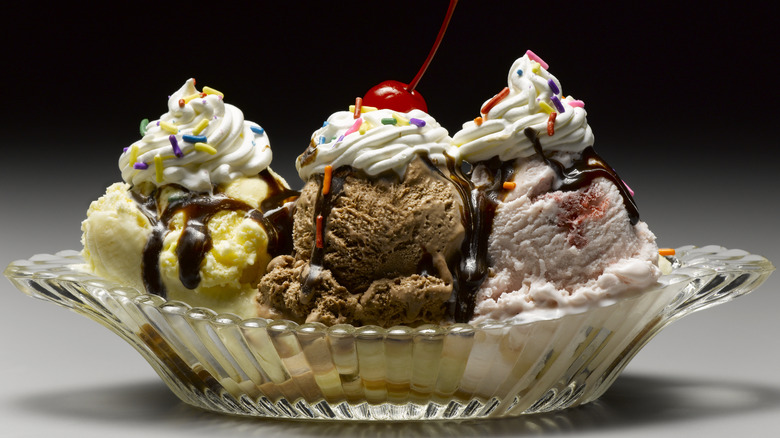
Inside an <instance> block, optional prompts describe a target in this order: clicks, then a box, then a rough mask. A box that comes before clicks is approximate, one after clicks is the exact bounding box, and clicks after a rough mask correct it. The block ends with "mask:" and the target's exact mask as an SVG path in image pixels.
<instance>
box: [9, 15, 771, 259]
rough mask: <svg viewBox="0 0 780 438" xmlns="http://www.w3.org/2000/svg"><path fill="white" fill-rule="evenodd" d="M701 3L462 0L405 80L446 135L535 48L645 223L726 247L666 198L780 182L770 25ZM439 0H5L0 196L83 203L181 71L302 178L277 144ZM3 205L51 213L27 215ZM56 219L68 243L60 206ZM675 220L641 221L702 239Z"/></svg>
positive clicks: (321, 115)
mask: <svg viewBox="0 0 780 438" xmlns="http://www.w3.org/2000/svg"><path fill="white" fill-rule="evenodd" d="M698 3H700V2H669V3H664V2H636V4H635V2H619V3H618V2H604V3H603V4H601V3H599V2H535V3H529V2H517V1H511V2H510V1H494V2H488V1H475V0H465V1H461V2H459V5H458V7H457V8H456V10H455V15H454V17H453V19H452V22H451V23H450V26H449V29H448V33H447V35H446V36H445V39H444V42H443V44H442V46H441V48H440V49H439V51H438V53H437V55H436V57H435V59H434V61H433V63H432V65H431V66H430V68H429V69H428V71H427V73H426V75H425V76H424V77H423V79H422V81H421V83H420V84H419V86H418V87H417V89H418V90H419V91H420V92H421V93H422V94H423V95H424V96H425V98H426V100H427V102H428V106H429V112H430V113H431V115H432V116H434V117H435V118H436V119H437V120H438V121H439V122H440V123H441V124H442V125H443V126H445V127H446V128H447V129H448V130H449V131H450V133H451V134H454V133H455V132H456V131H457V130H458V129H460V126H461V124H462V123H463V122H464V121H466V120H470V119H473V118H474V117H475V116H477V115H478V111H479V108H480V106H481V105H482V103H483V102H484V101H485V100H487V99H489V98H490V97H492V96H493V95H494V94H495V93H497V92H498V91H500V90H501V89H502V88H503V87H504V86H505V85H506V75H507V72H508V70H509V67H510V66H511V64H512V62H513V61H514V60H515V59H516V58H518V57H520V56H521V55H522V54H523V53H525V51H526V49H529V48H530V49H532V50H534V51H535V52H536V53H537V54H539V55H540V56H541V57H542V58H543V59H545V60H546V61H547V62H548V63H549V64H550V71H551V73H553V74H554V75H556V76H557V77H558V79H559V80H560V81H561V83H562V85H563V92H564V93H566V94H571V95H573V96H575V97H576V98H578V99H582V100H584V101H585V102H586V109H587V110H588V113H589V114H588V118H589V121H590V124H591V126H592V127H593V130H594V133H595V136H596V144H595V146H596V149H597V150H598V151H599V153H600V154H601V155H602V156H604V157H605V158H606V159H607V160H608V161H609V162H610V164H611V165H612V166H613V167H615V168H616V169H617V170H618V172H619V173H620V174H621V176H622V177H623V179H625V180H626V181H627V182H628V183H629V185H631V186H632V188H634V190H636V192H637V195H636V198H637V203H638V205H639V207H640V212H642V214H643V218H644V219H645V220H646V221H648V223H649V224H650V225H651V227H652V228H653V229H656V224H658V225H661V222H663V221H664V220H665V219H667V218H668V217H669V215H672V216H674V217H675V218H676V219H677V221H676V223H675V225H678V226H682V227H683V228H682V229H683V230H685V231H686V232H690V231H691V230H695V231H701V230H706V232H711V233H712V234H706V232H705V233H703V235H702V237H705V238H709V239H712V241H715V242H717V243H721V244H725V245H729V244H730V245H739V241H738V240H736V241H735V242H734V243H732V242H728V241H727V242H722V241H721V240H722V239H721V238H720V235H719V234H720V233H718V230H717V229H713V228H711V227H710V226H709V225H708V223H709V221H707V222H705V223H685V222H681V221H680V219H686V218H687V217H688V218H689V217H691V216H690V215H687V216H686V215H680V214H679V208H681V207H683V206H682V205H676V204H673V203H672V204H670V203H669V202H670V200H671V198H668V197H667V196H666V195H667V194H669V193H671V192H684V193H685V194H686V196H685V197H686V198H687V199H688V200H697V201H696V204H697V205H698V206H699V207H700V208H709V209H711V212H710V213H713V214H714V213H716V212H717V214H724V213H725V214H727V215H728V214H742V212H744V211H745V210H746V209H750V210H752V211H756V210H759V211H760V213H761V214H760V215H759V217H760V218H765V219H768V218H769V216H768V215H770V214H775V216H776V213H777V209H776V206H775V205H776V204H777V203H776V202H774V201H776V199H777V197H776V196H775V197H774V198H771V195H770V199H767V198H766V196H765V195H766V194H767V193H772V192H773V191H774V190H777V189H778V188H780V184H778V182H777V178H776V176H775V173H776V171H775V169H776V167H777V166H776V164H775V162H774V155H775V154H776V152H777V148H778V146H780V142H778V139H777V136H776V134H775V130H776V127H777V122H776V117H777V115H776V112H777V111H776V107H777V105H778V102H780V99H778V97H780V96H779V95H778V93H777V87H776V85H775V81H776V80H777V77H778V69H777V67H776V64H777V62H776V58H777V55H778V51H779V50H778V49H779V48H780V47H778V46H779V45H778V40H779V38H778V36H777V33H776V30H777V24H776V23H775V18H773V17H774V15H773V14H772V11H773V9H771V8H770V7H769V5H770V4H771V3H770V2H766V5H764V4H763V3H762V2H758V1H753V0H749V1H742V2H731V3H728V4H716V2H709V3H708V4H707V6H706V7H700V6H696V4H698ZM447 4H448V2H447V1H446V0H435V1H434V0H430V1H419V0H418V1H394V2H357V1H341V2H299V1H289V2H264V1H261V2H251V3H249V2H227V1H222V2H214V1H212V2H200V1H194V2H189V3H186V4H174V3H171V4H165V3H162V2H150V3H145V2H117V3H115V2H110V3H109V2H106V3H102V4H100V5H97V6H95V5H89V6H87V5H79V4H78V3H75V4H74V3H73V2H66V3H61V4H56V5H46V6H43V5H37V4H35V3H25V5H24V6H22V5H20V4H18V3H17V4H15V5H12V6H7V7H6V10H5V11H4V12H5V16H4V25H3V26H2V28H3V30H2V31H3V32H6V33H8V35H6V36H4V38H3V40H4V41H5V47H4V48H3V59H4V61H5V67H4V68H3V69H2V70H3V71H2V75H3V76H6V79H5V80H3V81H2V84H3V91H2V96H3V101H4V104H3V105H0V108H2V111H3V115H2V117H0V120H2V123H3V128H2V133H3V135H2V137H0V144H1V145H2V149H3V156H4V165H3V168H4V171H3V172H2V173H0V175H2V178H3V181H2V186H3V187H4V188H6V190H5V193H4V196H6V197H8V198H6V202H5V204H6V205H8V204H9V203H11V204H16V205H19V204H21V205H30V206H35V207H38V206H41V204H40V203H39V202H38V201H37V200H38V199H40V197H46V198H47V200H48V201H49V202H53V204H49V206H48V207H47V208H46V209H45V211H51V210H56V211H59V212H63V210H65V211H70V212H74V214H75V217H77V218H78V217H80V216H82V215H83V212H84V211H85V210H86V208H87V206H88V205H89V202H90V201H91V200H93V199H95V198H97V197H98V196H99V195H100V194H102V192H103V189H104V188H105V186H107V185H108V184H110V183H111V182H114V181H118V180H119V179H120V174H119V170H118V167H117V165H116V163H117V159H118V157H119V154H120V152H121V150H122V148H123V147H125V146H128V145H129V144H131V143H132V142H133V141H135V140H136V139H138V138H139V136H140V135H139V133H138V125H139V123H140V120H141V119H143V118H149V119H150V120H154V119H156V118H157V117H159V116H160V115H161V114H162V113H164V112H165V111H166V109H167V107H166V102H167V96H168V95H169V94H171V93H172V92H174V91H175V90H177V89H178V88H179V87H180V86H181V84H183V83H184V81H185V80H186V79H187V78H190V77H194V78H196V79H197V81H198V87H199V88H200V87H202V86H203V85H209V86H211V87H213V88H216V89H218V90H220V91H222V92H224V93H225V96H226V97H225V100H226V101H227V102H229V103H232V104H234V105H236V106H238V107H239V108H241V109H242V110H243V111H244V114H245V117H246V118H247V119H248V120H252V121H255V122H257V123H259V124H261V125H262V126H263V127H264V128H265V129H266V130H267V132H268V134H269V137H270V139H271V146H272V148H273V150H274V158H275V159H274V161H273V163H272V167H273V168H274V169H275V170H277V171H278V172H280V173H281V174H282V175H283V176H284V177H285V178H286V179H287V180H288V181H289V182H290V184H291V185H292V186H293V187H296V188H297V187H300V186H301V182H300V180H299V178H298V176H297V174H296V172H295V169H294V167H293V161H294V158H295V157H296V156H297V155H298V154H300V153H301V152H302V151H303V150H304V148H305V147H306V145H307V143H308V140H309V138H310V135H311V132H312V131H313V130H315V129H316V128H318V127H319V126H321V124H322V121H323V120H325V119H326V118H327V117H328V115H330V114H331V113H332V112H334V111H337V110H342V109H346V107H347V106H348V105H349V104H351V103H354V99H355V97H357V96H362V95H363V94H364V93H365V91H366V90H368V89H369V88H370V87H372V86H373V85H375V84H377V83H379V82H380V81H383V80H386V79H396V80H401V81H403V82H409V81H410V80H411V79H412V78H413V77H414V75H415V74H416V73H417V70H418V68H419V66H420V65H421V64H422V62H423V60H424V59H425V57H426V55H427V53H428V51H429V49H430V47H431V44H432V42H433V40H434V38H435V36H436V34H437V32H438V29H439V26H440V24H441V20H442V18H443V16H444V13H445V11H446V7H447ZM19 177H22V178H24V179H23V180H20V179H19ZM735 178H740V179H745V180H747V182H746V181H741V180H740V181H735ZM22 181H23V185H22V186H23V187H24V188H25V190H29V191H35V190H41V191H42V192H40V193H37V194H36V195H34V196H32V197H31V196H29V194H28V193H25V192H19V191H17V190H8V188H9V187H14V188H16V187H18V183H19V182H22ZM738 183H739V184H745V185H744V189H746V190H743V188H742V187H739V184H738ZM712 194H715V195H716V196H718V197H719V199H722V200H724V201H725V202H720V205H707V204H706V201H704V200H703V198H702V196H705V197H706V196H709V195H712ZM760 194H764V195H763V196H761V195H760ZM31 199H33V200H31ZM4 216H5V215H4ZM709 216H711V214H710V215H709ZM3 219H4V221H6V220H11V221H13V220H15V219H16V220H23V221H26V222H29V221H33V222H36V223H38V224H39V225H40V226H41V227H42V229H44V227H45V228H48V227H51V226H52V224H51V221H50V220H49V218H48V217H45V216H43V215H39V216H38V217H36V218H30V217H29V216H28V215H24V217H21V216H20V217H15V218H9V217H8V216H5V217H4V218H3ZM57 227H58V230H60V231H61V232H63V233H66V234H65V235H66V236H69V242H71V243H70V244H69V245H68V246H69V247H76V246H77V244H78V242H77V239H78V238H79V230H78V227H77V226H76V225H75V223H73V224H67V225H66V224H65V223H61V224H57ZM678 230H680V228H679V227H675V228H674V229H670V230H669V231H666V230H664V229H656V233H657V234H658V235H659V236H660V238H661V239H660V240H661V244H662V245H666V246H677V245H679V244H681V243H682V242H686V243H689V242H691V243H697V244H703V243H710V241H708V242H701V241H699V239H698V238H695V239H691V236H690V235H689V234H685V233H678V234H672V233H676V232H677V231H678ZM664 231H666V232H667V233H669V234H664V233H663V232H664ZM775 236H777V234H775ZM693 237H698V236H696V235H694V236H693ZM666 238H668V240H667V239H666ZM777 240H778V239H775V241H777ZM41 250H45V248H41Z"/></svg>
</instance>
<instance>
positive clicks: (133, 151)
mask: <svg viewBox="0 0 780 438" xmlns="http://www.w3.org/2000/svg"><path fill="white" fill-rule="evenodd" d="M136 161H138V145H137V144H134V145H132V146H130V166H132V165H133V164H135V162H136Z"/></svg>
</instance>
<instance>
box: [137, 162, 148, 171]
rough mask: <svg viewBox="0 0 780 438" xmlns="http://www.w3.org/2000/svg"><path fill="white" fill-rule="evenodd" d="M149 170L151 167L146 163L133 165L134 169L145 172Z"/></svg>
mask: <svg viewBox="0 0 780 438" xmlns="http://www.w3.org/2000/svg"><path fill="white" fill-rule="evenodd" d="M148 168H149V165H148V164H146V163H135V164H133V169H139V170H144V169H148Z"/></svg>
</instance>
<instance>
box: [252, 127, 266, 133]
mask: <svg viewBox="0 0 780 438" xmlns="http://www.w3.org/2000/svg"><path fill="white" fill-rule="evenodd" d="M249 129H251V130H252V132H254V133H255V134H257V135H263V133H264V132H265V129H263V128H261V127H259V126H250V127H249Z"/></svg>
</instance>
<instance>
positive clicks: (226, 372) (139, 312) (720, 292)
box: [5, 246, 774, 420]
mask: <svg viewBox="0 0 780 438" xmlns="http://www.w3.org/2000/svg"><path fill="white" fill-rule="evenodd" d="M668 259H669V261H670V262H671V263H672V268H673V270H672V272H671V273H670V274H668V275H664V276H663V277H661V279H660V282H659V285H658V286H657V287H654V288H653V289H651V290H647V291H643V292H642V293H641V294H637V295H634V296H631V297H625V298H621V299H619V300H616V301H615V302H612V303H609V304H604V305H600V306H594V307H591V308H589V309H587V310H583V311H581V312H580V313H577V314H569V315H565V316H560V317H557V318H554V319H549V320H538V321H533V322H524V323H513V324H508V323H500V322H489V323H483V324H480V325H477V326H472V325H467V324H454V325H449V326H431V325H428V326H422V327H417V328H410V327H394V328H390V329H382V328H379V327H374V326H365V327H353V326H349V325H338V326H334V327H325V326H323V325H321V324H303V325H298V324H295V323H292V322H289V321H271V320H265V319H260V318H254V319H246V320H242V319H240V318H238V317H236V316H234V315H230V314H221V315H217V314H215V313H214V312H212V311H211V310H208V309H203V308H191V307H189V306H188V305H186V304H183V303H180V302H173V301H165V300H164V299H162V298H160V297H158V296H154V295H147V294H143V293H140V292H139V291H137V290H135V289H131V288H127V287H123V286H121V285H119V284H116V283H112V282H110V281H107V280H105V279H102V278H99V277H96V276H94V275H90V274H88V273H85V272H82V271H80V270H79V269H78V265H80V264H82V263H83V259H82V258H81V255H80V253H79V252H77V251H63V252H59V253H57V254H55V255H37V256H34V257H32V258H31V259H29V260H19V261H16V262H13V263H11V264H10V265H9V266H8V267H7V268H6V270H5V275H6V277H8V278H9V279H10V280H11V282H12V283H13V284H14V285H15V286H16V287H17V288H19V289H20V290H21V291H22V292H24V293H26V294H28V295H30V296H32V297H35V298H40V299H43V300H47V301H51V302H54V303H56V304H59V305H61V306H63V307H67V308H69V309H72V310H74V311H76V312H77V313H80V314H82V315H85V316H87V317H89V318H91V319H93V320H95V321H97V322H99V323H100V324H102V325H104V326H106V327H108V328H109V329H111V330H112V331H113V332H114V333H116V334H117V335H119V336H120V337H121V338H122V339H124V340H125V341H127V342H129V343H130V344H131V345H132V346H133V347H135V348H136V349H137V350H138V351H139V352H140V353H141V355H143V357H144V358H145V359H146V360H147V361H148V362H149V363H150V364H151V366H152V367H153V368H154V369H155V371H156V372H157V373H158V374H159V375H160V377H161V378H162V379H163V381H165V383H166V384H167V385H168V387H169V388H170V389H171V390H172V391H173V392H174V393H175V394H176V395H177V396H178V397H179V398H181V400H183V401H184V402H186V403H189V404H191V405H194V406H198V407H201V408H204V409H209V410H213V411H217V412H222V413H229V414H240V415H249V416H258V417H275V418H295V419H311V420H422V419H464V418H488V417H489V418H496V417H507V416H517V415H521V414H530V413H539V412H546V411H553V410H558V409H563V408H567V407H571V406H576V405H579V404H583V403H587V402H590V401H592V400H595V399H596V398H598V397H599V396H600V395H601V394H603V393H604V391H606V390H607V388H609V386H610V385H611V384H612V382H614V380H615V379H616V378H617V376H618V374H619V373H620V372H621V371H622V370H623V368H624V367H625V366H626V364H627V363H628V362H629V361H630V360H631V358H633V357H634V355H636V353H637V352H638V351H639V350H640V349H641V348H642V347H643V346H644V345H645V344H646V343H647V342H648V341H649V340H650V339H651V338H652V337H653V336H654V335H655V334H656V333H658V331H659V330H660V329H662V328H663V327H665V326H666V325H667V324H669V323H670V322H672V321H675V320H676V319H678V318H680V317H682V316H684V315H687V314H689V313H691V312H694V311H697V310H701V309H704V308H707V307H710V306H713V305H716V304H720V303H723V302H726V301H729V300H731V299H733V298H735V297H738V296H740V295H744V294H746V293H748V292H750V291H752V290H754V289H755V288H756V287H758V286H759V285H760V284H761V283H763V282H764V280H766V279H767V277H768V276H769V275H770V274H771V272H772V271H773V270H774V267H773V266H772V264H771V263H770V262H769V261H768V260H766V259H765V258H763V257H760V256H756V255H752V254H748V253H747V252H744V251H741V250H729V249H725V248H722V247H718V246H707V247H703V248H696V247H693V246H686V247H682V248H678V249H677V250H676V256H674V257H668Z"/></svg>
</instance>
